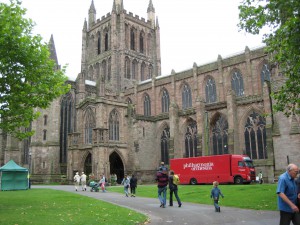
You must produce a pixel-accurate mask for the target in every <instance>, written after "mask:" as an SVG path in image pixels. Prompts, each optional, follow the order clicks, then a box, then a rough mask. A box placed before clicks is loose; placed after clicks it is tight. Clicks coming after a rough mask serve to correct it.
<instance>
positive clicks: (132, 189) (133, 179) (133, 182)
mask: <svg viewBox="0 0 300 225" xmlns="http://www.w3.org/2000/svg"><path fill="white" fill-rule="evenodd" d="M136 188H137V179H136V177H135V176H134V174H132V176H131V178H130V193H131V197H135V189H136Z"/></svg>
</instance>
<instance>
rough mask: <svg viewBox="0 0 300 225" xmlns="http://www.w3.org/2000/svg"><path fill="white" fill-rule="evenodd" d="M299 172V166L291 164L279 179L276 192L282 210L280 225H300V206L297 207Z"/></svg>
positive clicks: (279, 207)
mask: <svg viewBox="0 0 300 225" xmlns="http://www.w3.org/2000/svg"><path fill="white" fill-rule="evenodd" d="M298 172H299V168H298V166H296V165H295V164H289V165H288V167H287V169H286V172H285V173H283V174H281V175H280V177H279V179H278V186H277V190H276V193H277V195H278V209H279V210H280V225H290V222H291V221H292V222H293V224H294V225H300V214H299V208H298V207H297V185H296V182H295V178H296V177H297V174H298Z"/></svg>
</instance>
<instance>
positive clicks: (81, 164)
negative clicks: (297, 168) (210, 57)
mask: <svg viewBox="0 0 300 225" xmlns="http://www.w3.org/2000/svg"><path fill="white" fill-rule="evenodd" d="M124 1H126V0H124ZM144 1H146V0H144ZM148 1H149V3H148V8H147V19H145V18H141V17H139V16H136V15H133V13H131V12H127V11H126V9H125V8H124V4H123V0H112V10H111V12H110V13H107V14H106V15H105V16H102V17H101V18H99V19H97V16H96V9H95V6H94V2H93V0H92V1H91V5H90V8H89V11H88V17H87V18H88V19H87V20H85V21H84V23H83V28H82V54H81V71H80V73H79V74H78V76H77V79H76V80H75V81H68V83H69V84H70V86H71V90H70V91H69V93H67V94H66V95H64V96H61V98H59V99H56V100H55V101H53V102H52V104H51V106H50V107H49V108H48V109H47V110H40V109H37V110H39V111H41V116H40V117H39V118H38V119H37V120H36V121H34V122H33V123H32V125H31V129H33V130H35V134H34V135H33V136H32V137H31V138H29V139H26V140H23V141H18V140H16V139H15V138H14V137H12V136H10V135H7V134H3V133H2V134H1V137H0V141H1V147H0V166H2V165H4V164H5V163H6V162H8V161H9V160H10V159H13V160H15V162H17V163H19V164H20V165H22V166H24V167H27V168H29V170H30V172H31V179H32V181H33V182H36V183H49V182H53V181H60V180H61V179H66V180H67V181H72V180H73V176H74V174H75V173H76V172H77V171H79V172H82V171H84V172H85V173H86V174H88V175H92V176H94V177H95V179H99V178H100V176H101V175H102V174H104V175H105V176H106V177H108V178H110V176H111V174H116V175H117V177H118V180H119V181H120V180H121V179H122V178H123V177H124V175H125V174H133V173H134V174H135V175H136V177H137V178H138V180H139V182H141V183H147V182H153V181H154V174H155V171H156V170H157V168H158V166H159V163H160V162H161V161H163V162H165V164H166V165H169V160H170V159H172V158H182V157H187V158H188V157H195V156H205V155H216V154H246V155H248V156H250V157H251V158H252V159H253V162H254V165H255V167H256V171H257V173H258V171H262V173H263V176H264V180H265V181H266V182H273V181H274V178H276V177H277V176H278V174H279V173H281V172H282V171H283V170H284V169H285V167H286V166H287V165H288V163H296V164H298V165H299V164H300V155H299V150H300V124H299V121H300V120H299V119H300V118H299V116H297V115H293V116H290V117H288V118H287V117H285V116H284V114H283V113H275V112H274V111H273V110H272V104H274V100H273V99H272V96H271V92H274V91H275V92H276V90H278V88H280V86H281V85H282V83H283V82H284V81H285V78H284V76H283V75H282V74H280V73H279V70H278V68H277V67H276V66H274V65H272V64H270V63H269V61H268V59H269V58H268V55H267V54H266V53H265V51H264V48H257V49H251V50H250V49H249V48H248V47H245V49H244V51H243V52H242V53H240V54H236V55H233V56H230V57H228V58H222V56H220V55H219V56H216V58H217V59H216V61H215V62H211V63H208V64H205V65H197V64H196V63H194V64H193V67H192V68H190V69H188V70H186V71H181V72H175V71H174V70H173V71H172V72H171V74H169V75H167V76H162V75H161V55H160V26H159V22H158V19H157V18H156V15H155V8H154V5H153V3H152V0H148ZM49 47H50V51H51V58H52V59H53V60H55V61H56V63H57V65H59V63H58V61H57V56H56V50H55V44H54V39H53V37H52V36H51V39H50V42H49ZM191 50H192V49H191ZM191 65H192V62H191ZM58 68H59V66H58Z"/></svg>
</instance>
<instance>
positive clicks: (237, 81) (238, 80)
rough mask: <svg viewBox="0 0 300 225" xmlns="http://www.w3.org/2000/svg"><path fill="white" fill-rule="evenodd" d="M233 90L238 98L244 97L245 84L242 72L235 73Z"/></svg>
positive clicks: (232, 80) (232, 78)
mask: <svg viewBox="0 0 300 225" xmlns="http://www.w3.org/2000/svg"><path fill="white" fill-rule="evenodd" d="M231 88H232V90H234V92H235V94H236V96H243V95H244V82H243V77H242V75H241V73H240V72H238V71H235V72H233V73H232V77H231Z"/></svg>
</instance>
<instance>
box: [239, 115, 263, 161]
mask: <svg viewBox="0 0 300 225" xmlns="http://www.w3.org/2000/svg"><path fill="white" fill-rule="evenodd" d="M244 136H245V148H246V154H247V155H248V156H249V157H250V158H252V159H267V158H268V155H267V142H266V141H267V135H266V121H265V119H264V118H263V117H262V116H260V115H259V114H258V113H256V112H253V113H251V114H250V115H249V116H248V118H247V122H246V124H245V131H244Z"/></svg>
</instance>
